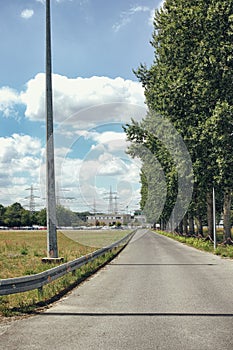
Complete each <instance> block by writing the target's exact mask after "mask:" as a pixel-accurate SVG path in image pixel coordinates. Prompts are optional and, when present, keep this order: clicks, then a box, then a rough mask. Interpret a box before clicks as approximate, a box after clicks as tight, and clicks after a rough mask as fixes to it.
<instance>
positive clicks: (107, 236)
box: [63, 230, 130, 248]
mask: <svg viewBox="0 0 233 350" xmlns="http://www.w3.org/2000/svg"><path fill="white" fill-rule="evenodd" d="M129 232H130V230H93V231H92V230H76V231H68V230H67V231H63V233H64V235H65V236H67V237H69V238H71V239H72V240H74V241H75V242H78V243H80V244H82V245H85V246H88V247H96V248H102V247H105V246H108V245H110V244H111V243H113V242H116V241H118V240H119V239H121V238H122V237H124V236H126V235H127V234H128V233H129Z"/></svg>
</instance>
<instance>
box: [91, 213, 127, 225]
mask: <svg viewBox="0 0 233 350" xmlns="http://www.w3.org/2000/svg"><path fill="white" fill-rule="evenodd" d="M130 222H131V215H130V214H122V215H121V214H94V215H89V216H87V223H88V224H90V225H94V226H98V225H101V226H105V225H116V224H117V223H121V224H122V225H127V224H129V223H130Z"/></svg>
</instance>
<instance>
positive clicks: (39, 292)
mask: <svg viewBox="0 0 233 350" xmlns="http://www.w3.org/2000/svg"><path fill="white" fill-rule="evenodd" d="M37 291H38V297H39V298H42V297H43V296H44V291H43V286H41V287H39V288H37Z"/></svg>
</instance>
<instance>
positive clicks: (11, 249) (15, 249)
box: [0, 231, 127, 316]
mask: <svg viewBox="0 0 233 350" xmlns="http://www.w3.org/2000/svg"><path fill="white" fill-rule="evenodd" d="M102 232H103V231H102ZM126 233H127V232H126V231H119V232H118V231H116V232H115V234H113V231H108V232H103V235H102V237H101V231H98V235H100V236H96V235H97V232H96V231H95V232H93V233H92V235H91V234H90V232H89V236H88V239H87V240H85V239H84V237H85V234H84V233H83V232H82V231H76V233H75V232H72V231H70V233H69V236H70V237H72V236H73V238H74V239H75V240H76V241H74V240H72V239H71V238H69V237H68V235H64V234H63V233H62V232H58V249H59V256H60V257H61V256H62V257H64V260H65V262H66V261H71V260H74V259H76V258H78V257H80V256H83V255H86V254H88V253H90V252H92V251H94V250H96V249H98V247H99V246H100V245H99V244H100V242H101V245H102V244H103V245H105V246H106V245H108V244H109V242H110V243H111V242H113V241H116V240H117V239H119V238H121V237H123V236H125V235H126ZM109 236H110V237H109ZM83 240H84V241H85V242H84V241H83ZM46 241H47V238H46V232H45V231H0V279H4V278H11V277H19V276H23V275H28V274H36V273H39V272H42V271H44V270H47V269H50V268H52V267H53V266H54V265H52V264H44V263H42V262H41V258H42V257H45V256H46V255H47V251H46V247H47V243H46ZM81 241H83V243H85V245H84V244H81V243H78V242H81ZM87 243H88V244H89V245H90V246H88V245H86V244H87ZM111 257H112V255H111V254H108V255H107V256H106V257H104V258H99V259H97V260H95V261H94V262H92V263H90V264H88V265H85V266H83V267H82V268H81V269H78V270H77V271H76V273H75V274H71V273H70V274H67V275H65V276H64V277H62V278H60V279H58V280H56V281H54V282H52V283H50V284H48V285H46V286H44V288H43V294H40V293H38V291H37V290H32V291H28V292H25V293H18V294H12V295H8V296H2V297H0V315H1V314H2V315H5V316H12V315H15V314H18V313H20V314H21V313H22V312H28V310H31V309H33V308H35V305H37V306H38V305H41V304H43V305H45V304H46V303H48V302H51V301H52V300H54V298H56V297H58V296H59V295H61V293H64V292H66V291H67V290H68V289H69V288H70V287H71V286H72V285H73V284H74V285H75V284H76V283H77V280H80V279H82V278H83V276H86V275H88V274H89V273H90V272H91V271H93V270H95V269H96V268H98V266H100V265H102V264H103V263H104V262H105V261H106V260H107V259H109V258H111ZM38 303H39V304H38Z"/></svg>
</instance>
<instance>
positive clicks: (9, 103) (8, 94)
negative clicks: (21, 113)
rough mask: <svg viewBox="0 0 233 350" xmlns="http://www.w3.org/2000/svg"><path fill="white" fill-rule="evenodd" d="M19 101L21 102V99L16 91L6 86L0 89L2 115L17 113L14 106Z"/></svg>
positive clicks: (8, 115) (0, 110)
mask: <svg viewBox="0 0 233 350" xmlns="http://www.w3.org/2000/svg"><path fill="white" fill-rule="evenodd" d="M19 103H21V100H20V96H19V94H18V92H17V91H15V90H13V89H11V88H9V87H7V86H4V87H2V88H1V89H0V112H2V113H3V115H4V117H10V116H11V115H17V112H16V110H15V109H14V107H15V105H16V104H19Z"/></svg>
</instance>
